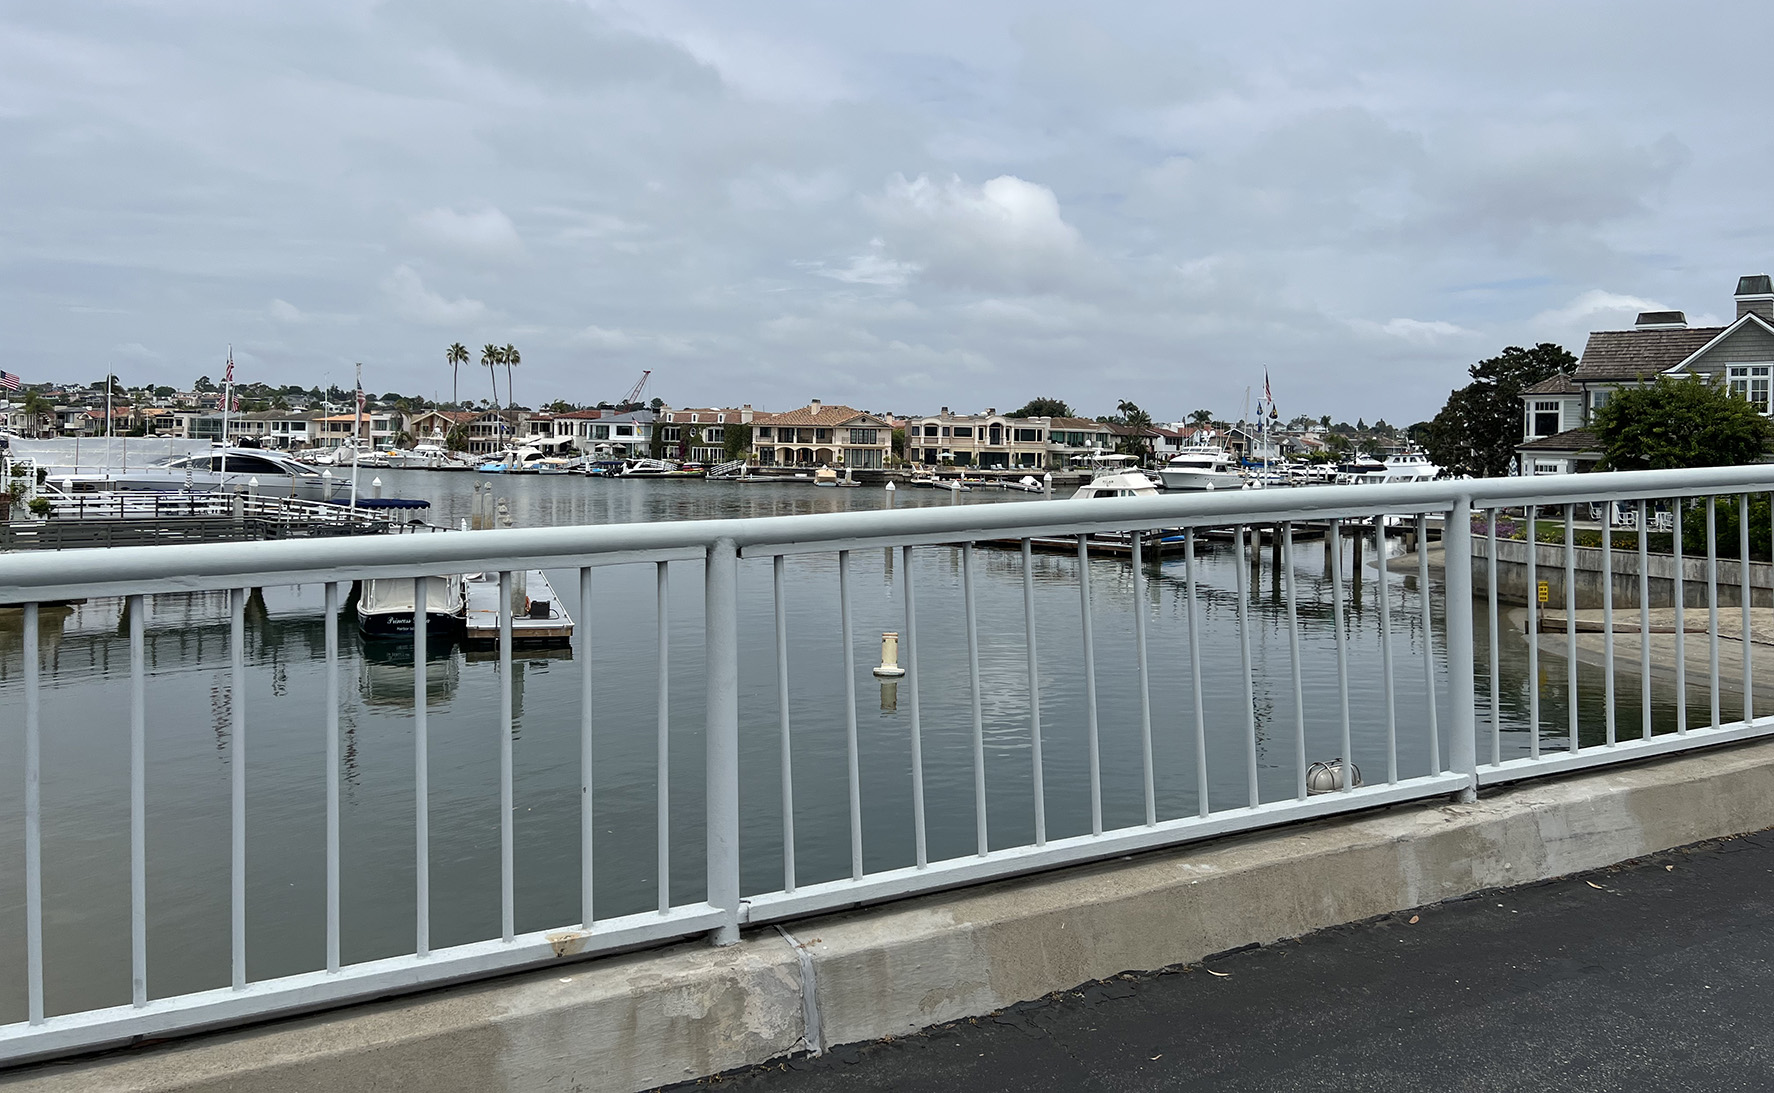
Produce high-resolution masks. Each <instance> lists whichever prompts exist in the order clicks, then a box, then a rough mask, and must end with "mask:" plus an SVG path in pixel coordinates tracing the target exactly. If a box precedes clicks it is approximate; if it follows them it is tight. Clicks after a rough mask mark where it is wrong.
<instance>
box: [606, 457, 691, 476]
mask: <svg viewBox="0 0 1774 1093" xmlns="http://www.w3.org/2000/svg"><path fill="white" fill-rule="evenodd" d="M705 473H706V472H705V470H704V469H703V468H702V467H701V466H700V465H699V464H687V463H685V464H680V463H673V462H672V461H671V460H669V459H627V460H624V461H623V463H622V470H620V471H618V472H617V475H616V477H618V478H701V477H702V476H703V474H705Z"/></svg>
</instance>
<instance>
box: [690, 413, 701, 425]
mask: <svg viewBox="0 0 1774 1093" xmlns="http://www.w3.org/2000/svg"><path fill="white" fill-rule="evenodd" d="M690 424H692V425H700V424H702V415H701V414H691V415H690Z"/></svg>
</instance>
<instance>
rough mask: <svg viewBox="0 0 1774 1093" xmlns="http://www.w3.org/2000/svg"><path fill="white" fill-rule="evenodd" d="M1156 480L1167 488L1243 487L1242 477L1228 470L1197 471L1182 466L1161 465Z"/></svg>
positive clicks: (1227, 488) (1211, 488)
mask: <svg viewBox="0 0 1774 1093" xmlns="http://www.w3.org/2000/svg"><path fill="white" fill-rule="evenodd" d="M1158 480H1159V481H1160V482H1163V483H1164V488H1165V489H1167V490H1236V489H1243V488H1244V479H1243V478H1241V477H1240V476H1238V475H1236V474H1233V473H1232V472H1230V471H1198V470H1189V469H1186V468H1182V467H1161V468H1159V471H1158Z"/></svg>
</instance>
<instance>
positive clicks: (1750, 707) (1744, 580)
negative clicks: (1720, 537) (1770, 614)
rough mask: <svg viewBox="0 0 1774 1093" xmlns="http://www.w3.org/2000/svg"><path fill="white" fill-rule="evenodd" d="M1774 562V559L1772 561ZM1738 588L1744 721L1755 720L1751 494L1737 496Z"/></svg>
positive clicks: (1746, 722)
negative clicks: (1751, 652) (1752, 673)
mask: <svg viewBox="0 0 1774 1093" xmlns="http://www.w3.org/2000/svg"><path fill="white" fill-rule="evenodd" d="M1770 560H1771V561H1774V559H1770ZM1737 587H1738V590H1739V592H1738V598H1739V600H1740V603H1739V605H1738V606H1739V607H1740V608H1741V609H1742V611H1743V636H1742V639H1741V641H1739V643H1738V644H1739V646H1740V647H1741V649H1740V654H1739V655H1740V657H1741V658H1742V660H1743V721H1744V723H1745V724H1748V723H1749V722H1751V721H1754V720H1755V717H1756V714H1755V707H1756V704H1755V681H1754V679H1753V678H1751V675H1750V664H1751V662H1750V646H1751V645H1753V644H1754V642H1753V641H1752V640H1751V638H1752V637H1753V634H1752V632H1751V630H1750V627H1749V600H1750V595H1749V494H1747V493H1744V494H1739V495H1738V496H1737Z"/></svg>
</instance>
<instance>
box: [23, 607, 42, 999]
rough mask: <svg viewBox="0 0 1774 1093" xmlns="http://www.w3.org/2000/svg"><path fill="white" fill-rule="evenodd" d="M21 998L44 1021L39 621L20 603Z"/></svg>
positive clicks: (31, 609)
mask: <svg viewBox="0 0 1774 1093" xmlns="http://www.w3.org/2000/svg"><path fill="white" fill-rule="evenodd" d="M24 653H25V996H26V1003H25V1005H26V1011H27V1014H26V1019H27V1020H28V1021H29V1022H30V1023H31V1024H33V1025H38V1024H42V1023H43V730H42V710H41V702H42V696H41V694H40V693H39V686H40V681H39V679H38V672H39V664H40V659H41V657H42V653H41V652H40V651H39V649H38V617H37V605H36V604H35V603H27V604H25V650H24Z"/></svg>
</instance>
